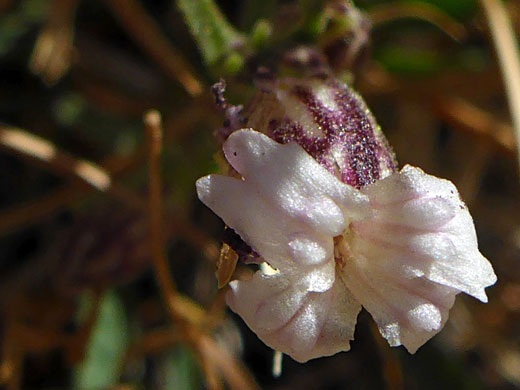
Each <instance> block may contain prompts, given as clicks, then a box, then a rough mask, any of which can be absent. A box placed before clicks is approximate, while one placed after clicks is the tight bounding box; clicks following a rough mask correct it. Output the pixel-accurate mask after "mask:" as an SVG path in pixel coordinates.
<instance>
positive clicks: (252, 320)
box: [226, 272, 361, 362]
mask: <svg viewBox="0 0 520 390" xmlns="http://www.w3.org/2000/svg"><path fill="white" fill-rule="evenodd" d="M291 276H292V275H291ZM289 278H290V277H288V276H286V275H285V274H281V273H280V274H275V275H264V274H262V273H261V272H257V273H256V274H255V275H254V277H253V279H251V280H247V281H238V280H236V281H233V282H231V283H230V287H231V289H230V291H229V292H228V294H227V295H226V300H227V302H228V305H229V306H230V308H231V309H232V310H233V311H235V312H236V313H238V314H239V315H240V316H241V317H242V318H243V319H244V321H245V322H246V323H247V325H248V326H249V327H250V328H251V329H252V330H253V331H254V332H255V333H256V334H257V335H258V337H260V339H262V341H263V342H264V343H266V344H267V345H269V346H270V347H271V348H273V349H276V350H279V351H283V352H284V353H286V354H288V355H290V356H291V357H292V358H293V359H295V360H297V361H299V362H305V361H307V360H309V359H313V358H317V357H321V356H328V355H333V354H335V353H337V352H340V351H347V350H349V349H350V340H352V339H353V335H354V328H355V324H356V317H357V315H358V313H359V311H360V309H361V306H360V305H359V304H358V303H357V302H356V301H355V300H354V299H353V297H352V295H351V294H350V292H349V291H348V290H347V289H346V288H345V287H344V286H343V285H342V283H341V281H338V282H336V283H335V284H334V286H333V287H332V288H330V289H328V290H327V291H325V292H321V293H317V292H311V291H309V290H308V289H307V287H306V286H305V283H301V282H299V281H297V280H293V279H292V278H291V279H289Z"/></svg>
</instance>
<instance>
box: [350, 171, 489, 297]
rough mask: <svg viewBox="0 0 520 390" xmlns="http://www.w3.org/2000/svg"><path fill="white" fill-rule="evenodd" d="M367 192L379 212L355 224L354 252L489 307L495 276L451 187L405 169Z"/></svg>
mask: <svg viewBox="0 0 520 390" xmlns="http://www.w3.org/2000/svg"><path fill="white" fill-rule="evenodd" d="M364 192H365V193H366V194H367V195H368V196H369V198H370V202H371V204H372V207H373V209H374V213H373V215H372V217H371V218H368V219H365V220H363V221H356V222H354V223H353V224H352V225H351V226H352V230H353V231H354V234H355V237H356V238H355V239H354V243H353V246H354V247H355V249H353V251H354V252H355V253H360V254H363V255H364V256H366V257H367V258H370V259H371V261H374V262H375V263H377V265H378V266H379V267H383V268H385V269H386V270H387V271H389V272H390V270H391V271H392V272H395V273H397V274H398V273H402V272H403V271H405V272H406V273H408V275H415V276H422V275H424V277H425V278H427V279H429V280H431V281H433V282H436V283H439V284H442V285H445V286H449V287H452V288H454V289H458V290H460V291H463V292H465V293H467V294H470V295H473V296H474V297H476V298H478V299H480V300H481V301H483V302H487V297H486V293H485V291H484V289H485V288H486V287H488V286H490V285H492V284H494V283H495V281H496V276H495V274H494V272H493V268H492V267H491V264H490V263H489V261H488V260H487V259H486V258H485V257H484V256H482V254H481V253H480V252H479V250H478V244H477V236H476V233H475V227H474V225H473V219H472V218H471V215H470V214H469V211H468V209H467V207H466V205H465V204H464V203H463V202H462V200H460V197H459V195H458V192H457V189H456V188H455V186H454V185H453V184H452V183H451V182H449V181H448V180H443V179H439V178H436V177H434V176H430V175H427V174H425V173H424V172H423V171H422V170H420V169H419V168H415V167H411V166H405V167H404V168H403V169H402V170H401V172H399V173H394V174H393V175H391V176H389V177H387V178H386V179H383V180H380V181H378V182H376V183H374V184H372V185H370V186H368V187H367V188H366V189H364Z"/></svg>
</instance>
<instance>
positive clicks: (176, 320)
mask: <svg viewBox="0 0 520 390" xmlns="http://www.w3.org/2000/svg"><path fill="white" fill-rule="evenodd" d="M144 123H145V128H146V134H147V139H148V152H149V154H148V159H149V160H148V168H149V198H148V202H149V204H148V207H149V208H148V212H149V218H150V233H151V237H150V239H151V247H152V248H151V249H152V253H153V258H154V266H155V271H156V276H157V280H158V283H159V287H160V290H161V293H162V294H163V297H164V299H165V301H166V306H167V308H168V312H169V315H170V317H171V319H172V323H173V324H175V325H177V326H178V327H179V328H180V329H179V331H180V332H181V334H182V335H184V336H185V338H186V341H187V342H188V344H189V345H191V346H192V347H193V348H194V349H195V352H196V355H197V356H198V357H199V359H200V364H201V367H202V369H203V371H204V373H205V376H206V384H207V385H208V387H209V388H210V389H212V390H220V389H221V388H222V385H221V383H220V381H219V380H218V375H217V372H221V373H222V375H223V376H224V378H225V379H226V381H227V382H228V383H229V385H230V386H231V388H232V389H236V390H239V389H256V388H257V386H256V384H255V383H254V380H253V379H252V378H251V376H250V374H248V372H247V371H246V369H245V368H244V367H243V366H242V365H241V364H240V363H239V362H237V361H236V360H235V359H234V358H233V357H232V356H231V355H229V353H228V352H226V351H225V350H223V349H222V348H220V347H219V346H218V345H217V343H216V342H215V341H214V340H213V339H212V338H211V337H210V336H209V335H207V334H205V332H204V331H203V330H202V329H200V327H201V325H204V324H205V323H210V319H209V317H208V316H207V314H206V312H205V311H198V314H197V315H195V317H193V313H192V311H193V310H191V307H192V306H190V305H188V306H186V302H187V300H186V299H184V300H183V299H182V298H181V296H180V295H179V294H178V293H177V291H176V287H175V283H174V281H173V279H172V277H171V275H170V271H169V267H168V261H167V259H166V255H165V251H164V250H165V249H164V248H165V242H164V235H163V221H162V185H161V173H160V157H161V149H162V121H161V116H160V114H159V112H158V111H156V110H150V111H148V112H147V113H146V114H145V116H144ZM183 302H184V303H183ZM183 306H184V309H183ZM190 318H191V320H190ZM193 320H196V321H200V322H199V323H194V322H192V321H193ZM172 331H173V330H172Z"/></svg>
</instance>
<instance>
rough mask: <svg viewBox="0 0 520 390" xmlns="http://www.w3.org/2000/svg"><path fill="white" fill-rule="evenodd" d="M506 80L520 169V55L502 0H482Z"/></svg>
mask: <svg viewBox="0 0 520 390" xmlns="http://www.w3.org/2000/svg"><path fill="white" fill-rule="evenodd" d="M481 3H482V6H483V8H484V11H485V13H486V17H487V19H488V23H489V28H490V30H491V35H492V37H493V42H494V44H495V48H496V51H497V56H498V61H499V63H500V69H501V70H502V76H503V78H504V84H505V88H506V93H507V98H508V103H509V110H510V112H511V117H512V120H513V128H514V130H515V136H516V147H517V153H518V164H519V168H520V53H519V51H518V43H517V41H516V38H515V33H514V30H513V26H512V24H511V20H510V18H509V16H508V14H507V11H506V8H505V6H504V4H503V2H502V1H501V0H481Z"/></svg>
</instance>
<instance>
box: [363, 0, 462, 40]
mask: <svg viewBox="0 0 520 390" xmlns="http://www.w3.org/2000/svg"><path fill="white" fill-rule="evenodd" d="M369 15H370V20H371V21H372V23H373V24H374V25H377V24H382V23H386V22H390V21H393V20H395V19H401V18H417V19H423V20H425V21H427V22H429V23H431V24H433V25H435V26H437V27H438V28H439V29H441V30H442V31H444V32H445V33H446V34H448V35H449V36H450V37H452V38H453V39H454V40H456V41H459V42H460V41H462V40H464V39H465V38H466V35H467V31H466V28H465V27H464V26H463V25H462V24H461V23H459V22H457V21H456V20H454V19H453V18H452V17H450V16H449V15H448V14H446V13H444V12H442V11H441V10H440V9H439V8H437V7H435V6H433V5H430V4H427V3H390V4H382V5H378V6H375V7H372V8H371V9H370V11H369Z"/></svg>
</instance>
